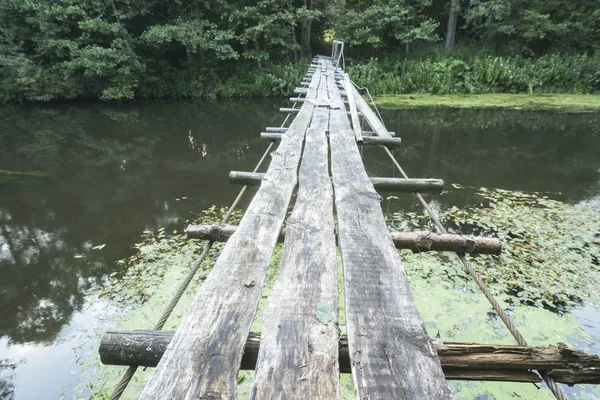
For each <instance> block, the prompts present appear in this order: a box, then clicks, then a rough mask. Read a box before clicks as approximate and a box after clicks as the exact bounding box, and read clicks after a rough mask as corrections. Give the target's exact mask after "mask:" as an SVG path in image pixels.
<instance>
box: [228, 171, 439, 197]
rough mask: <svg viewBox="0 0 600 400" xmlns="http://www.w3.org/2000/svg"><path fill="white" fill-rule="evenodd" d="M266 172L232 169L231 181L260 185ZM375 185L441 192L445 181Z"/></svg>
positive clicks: (388, 180) (382, 180) (376, 182)
mask: <svg viewBox="0 0 600 400" xmlns="http://www.w3.org/2000/svg"><path fill="white" fill-rule="evenodd" d="M263 177H264V174H262V173H260V172H244V171H231V172H230V173H229V183H236V184H241V185H251V186H252V185H254V186H260V182H261V180H262V179H263ZM370 179H371V183H372V184H373V187H375V189H377V190H379V191H391V192H400V193H412V192H421V193H441V192H442V191H443V190H444V181H443V180H441V179H412V178H411V179H405V178H378V177H371V178H370Z"/></svg>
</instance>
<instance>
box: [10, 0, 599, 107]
mask: <svg viewBox="0 0 600 400" xmlns="http://www.w3.org/2000/svg"><path fill="white" fill-rule="evenodd" d="M599 27H600V10H599V9H598V7H597V2H596V1H593V0H580V1H577V2H568V1H566V0H551V1H542V0H463V1H458V0H452V1H450V0H410V1H409V0H393V1H392V0H349V1H341V0H335V1H328V2H326V1H323V0H262V1H259V2H253V1H249V0H181V1H176V2H166V1H159V0H149V1H141V0H103V1H94V0H54V1H47V0H0V101H11V100H33V101H50V100H58V99H75V98H100V99H103V100H116V99H132V98H134V97H143V98H147V97H166V96H168V97H207V96H208V97H211V96H222V97H227V96H240V95H273V94H284V93H286V94H287V93H289V92H290V90H291V89H292V88H293V86H294V84H295V83H297V82H298V80H299V77H300V76H301V74H302V72H303V71H304V69H305V66H306V63H307V61H308V57H309V56H310V55H311V54H313V53H327V52H328V51H329V49H328V41H329V40H330V39H331V38H332V37H335V38H336V39H340V40H343V41H345V42H346V43H347V44H348V46H347V47H346V53H347V54H348V55H349V56H353V57H354V58H355V59H356V60H359V59H362V58H365V57H366V58H369V57H380V58H390V59H391V60H392V61H390V62H389V63H387V64H385V63H384V64H383V65H379V64H380V63H376V62H374V61H372V62H371V63H369V64H367V66H365V67H363V68H366V69H369V70H371V69H373V68H375V69H378V68H381V69H382V70H383V71H384V73H383V74H379V75H378V73H377V72H372V74H374V75H376V76H377V79H380V80H381V81H384V82H383V83H381V85H383V86H382V89H381V90H376V91H382V90H383V91H386V92H397V91H403V92H406V91H416V92H431V93H453V92H459V93H464V92H485V91H509V92H514V91H526V90H528V89H529V88H530V85H533V86H535V87H540V86H543V87H544V90H559V91H563V90H575V91H583V92H595V91H598V81H599V80H600V77H599V76H598V72H597V71H598V70H599V68H598V65H599V63H598V61H597V58H596V57H595V56H594V53H595V52H596V51H597V50H598V46H599V43H600V28H599ZM444 37H446V38H447V39H448V40H446V47H447V48H450V47H452V46H453V44H454V42H455V37H456V38H457V39H456V41H458V42H461V41H462V42H463V43H468V44H469V47H473V46H475V48H477V49H480V52H484V53H485V54H489V55H490V57H489V58H487V57H486V56H478V57H475V58H472V57H471V58H470V59H465V58H464V57H460V56H457V55H456V54H454V53H453V54H451V56H450V57H448V55H447V54H445V55H444V58H443V59H441V60H431V61H430V59H429V58H427V57H428V56H427V55H426V54H423V53H422V50H423V49H424V48H438V47H440V46H441V42H442V39H443V38H444ZM557 52H558V53H560V54H561V55H560V56H552V55H547V54H554V53H557ZM564 54H575V55H572V56H568V57H567V56H565V55H564ZM577 54H587V56H583V55H577ZM497 55H503V56H504V57H505V58H503V59H502V60H503V61H500V62H498V59H496V56H497ZM507 55H510V57H508V58H506V56H507ZM540 56H543V57H542V58H534V59H529V58H524V57H540ZM301 60H305V62H300V61H301ZM398 60H400V61H398ZM374 64H376V65H375V66H373V65H374ZM388 64H389V65H388ZM390 65H391V67H390ZM400 72H403V74H402V76H399V74H400ZM357 73H359V74H361V73H362V74H363V75H364V72H361V71H358V72H357ZM388 75H389V76H388ZM361 76H362V75H361ZM361 79H363V78H361ZM365 81H367V82H370V80H369V79H365ZM375 83H379V81H377V82H375Z"/></svg>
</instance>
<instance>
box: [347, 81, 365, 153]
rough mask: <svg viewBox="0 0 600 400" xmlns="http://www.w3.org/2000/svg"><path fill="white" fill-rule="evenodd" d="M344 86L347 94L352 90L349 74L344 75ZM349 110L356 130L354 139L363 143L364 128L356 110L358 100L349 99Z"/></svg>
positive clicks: (352, 97)
mask: <svg viewBox="0 0 600 400" xmlns="http://www.w3.org/2000/svg"><path fill="white" fill-rule="evenodd" d="M343 85H344V90H346V92H349V91H350V90H352V84H351V83H350V78H349V77H348V74H344V78H343ZM348 108H349V109H350V119H351V120H352V129H353V130H354V137H355V138H356V142H357V143H362V142H363V136H362V128H361V126H360V121H359V120H358V111H357V110H356V100H354V96H350V97H348Z"/></svg>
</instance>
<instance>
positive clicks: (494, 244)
mask: <svg viewBox="0 0 600 400" xmlns="http://www.w3.org/2000/svg"><path fill="white" fill-rule="evenodd" d="M236 229H237V226H236V225H229V224H214V225H188V227H187V228H186V229H185V232H186V233H187V235H188V237H190V238H192V239H202V240H214V241H216V242H226V241H227V239H229V237H230V236H231V235H233V233H234V232H235V230H236ZM390 235H391V237H392V241H393V242H394V245H396V248H398V249H409V250H412V251H414V252H415V253H417V252H423V251H452V252H455V253H473V254H500V252H501V251H502V242H501V241H500V240H499V239H496V238H484V237H477V236H469V235H450V234H445V235H439V234H437V233H433V232H391V233H390ZM284 237H285V229H284V230H282V231H281V234H280V236H279V241H280V242H283V239H284Z"/></svg>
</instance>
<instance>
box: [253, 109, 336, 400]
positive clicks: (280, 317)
mask: <svg viewBox="0 0 600 400" xmlns="http://www.w3.org/2000/svg"><path fill="white" fill-rule="evenodd" d="M328 114H329V113H328V111H327V109H325V108H316V109H315V110H314V113H313V120H312V123H311V126H310V128H309V129H308V130H307V132H306V138H305V144H304V152H303V154H302V161H301V163H300V170H299V174H298V195H297V198H296V203H295V205H294V209H293V211H292V214H291V215H290V217H289V218H288V220H287V223H286V237H285V242H284V246H283V256H282V260H281V265H280V267H279V272H278V275H277V281H276V282H275V285H274V286H273V290H272V291H271V293H270V295H269V299H268V300H267V306H266V309H265V313H264V316H263V323H262V338H261V344H260V351H259V354H258V361H257V364H256V372H255V374H254V383H253V387H252V391H251V396H250V398H251V399H276V398H277V399H281V398H288V399H300V398H306V399H324V400H325V399H327V400H329V399H335V398H339V393H338V392H339V390H338V387H339V366H338V340H339V338H338V327H337V321H338V277H337V264H336V253H335V235H334V223H333V189H332V187H331V180H330V179H329V169H328V149H327V147H328V144H327V138H326V136H325V131H326V129H327V122H328ZM319 307H321V308H323V307H325V308H327V310H329V316H330V317H331V320H330V321H319V320H318V319H317V317H316V313H317V310H318V309H319Z"/></svg>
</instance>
